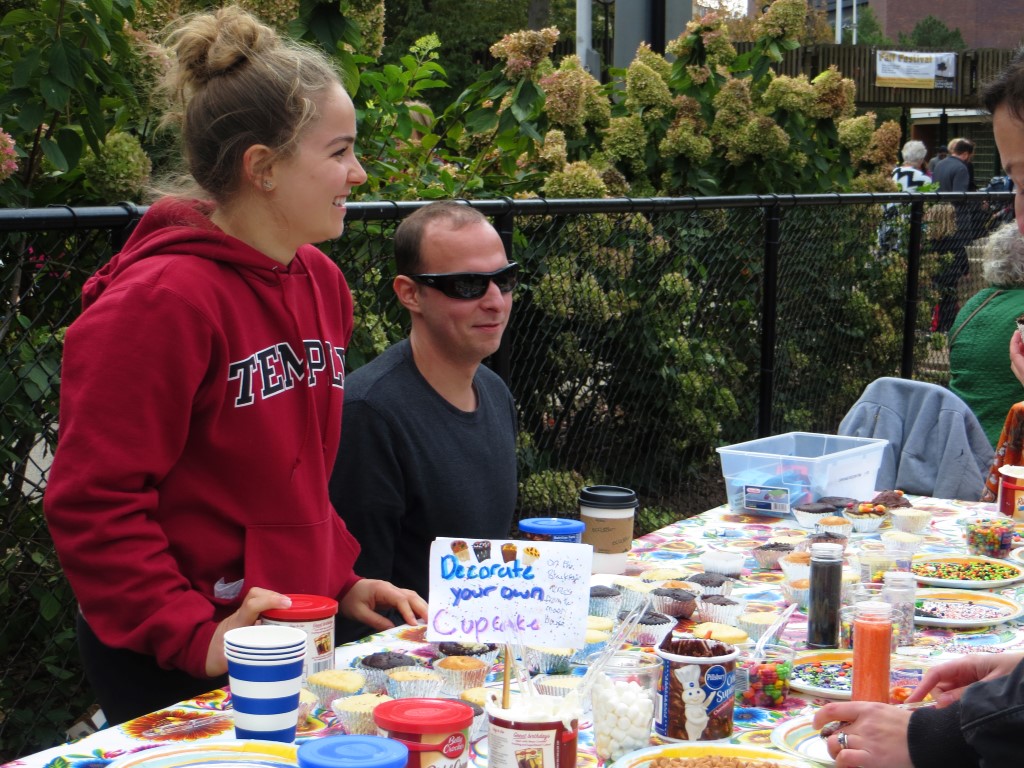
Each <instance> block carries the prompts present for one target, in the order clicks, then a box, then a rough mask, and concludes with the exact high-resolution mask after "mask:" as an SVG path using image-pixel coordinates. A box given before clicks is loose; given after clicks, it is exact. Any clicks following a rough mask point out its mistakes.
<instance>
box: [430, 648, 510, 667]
mask: <svg viewBox="0 0 1024 768" xmlns="http://www.w3.org/2000/svg"><path fill="white" fill-rule="evenodd" d="M498 650H499V649H498V646H497V645H495V644H494V643H438V644H437V652H438V655H439V656H440V657H441V658H444V657H445V656H474V657H476V658H478V659H480V660H482V661H483V662H484V663H485V664H487V666H488V668H489V667H491V666H492V665H493V664H494V662H495V660H496V659H497V658H498Z"/></svg>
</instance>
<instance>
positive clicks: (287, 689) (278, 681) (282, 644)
mask: <svg viewBox="0 0 1024 768" xmlns="http://www.w3.org/2000/svg"><path fill="white" fill-rule="evenodd" d="M224 655H225V656H227V659H228V681H229V684H230V686H231V703H232V706H233V707H234V710H235V737H236V738H239V739H264V740H267V741H283V742H286V743H289V744H290V743H292V742H294V741H295V730H296V727H297V725H298V721H299V690H300V688H301V687H302V666H303V664H304V663H305V661H306V633H305V632H304V631H302V630H301V629H296V628H294V627H282V626H276V625H257V626H254V627H238V628H236V629H229V630H228V631H227V632H226V633H225V634H224Z"/></svg>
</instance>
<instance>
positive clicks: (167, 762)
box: [107, 740, 298, 768]
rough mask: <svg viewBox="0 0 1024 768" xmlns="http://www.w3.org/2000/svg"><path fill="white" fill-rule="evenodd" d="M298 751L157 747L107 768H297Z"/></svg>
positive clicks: (235, 744) (272, 746)
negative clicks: (296, 754) (296, 755)
mask: <svg viewBox="0 0 1024 768" xmlns="http://www.w3.org/2000/svg"><path fill="white" fill-rule="evenodd" d="M297 749H298V748H297V747H296V746H295V745H294V744H282V743H280V742H276V741H257V740H245V741H225V742H213V743H211V742H205V743H203V744H191V745H178V744H175V745H170V746H166V747H154V748H153V749H144V750H140V751H139V752H132V753H131V754H129V755H124V756H122V757H118V758H116V759H115V760H113V761H111V762H110V763H109V764H108V765H107V768H294V766H296V765H298V760H297V759H296V757H295V753H296V750H297Z"/></svg>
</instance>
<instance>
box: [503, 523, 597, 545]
mask: <svg viewBox="0 0 1024 768" xmlns="http://www.w3.org/2000/svg"><path fill="white" fill-rule="evenodd" d="M584 527H585V526H584V525H583V523H581V522H580V521H579V520H569V519H567V518H564V517H528V518H526V519H525V520H520V521H519V533H520V534H521V536H520V538H522V539H526V540H527V541H563V542H568V543H569V544H579V543H580V541H581V540H582V538H583V529H584Z"/></svg>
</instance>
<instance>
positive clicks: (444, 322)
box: [331, 201, 519, 642]
mask: <svg viewBox="0 0 1024 768" xmlns="http://www.w3.org/2000/svg"><path fill="white" fill-rule="evenodd" d="M394 247H395V264H396V267H397V272H398V276H397V277H396V278H395V280H394V283H393V288H394V291H395V295H396V297H397V298H398V301H399V302H400V303H401V304H402V306H403V307H405V309H406V310H407V311H408V312H409V318H410V321H411V330H410V332H409V337H408V338H407V339H405V340H403V341H401V342H399V343H398V344H395V345H394V346H392V347H390V348H389V349H387V350H385V351H384V353H383V354H381V355H380V356H379V357H377V358H376V359H375V360H373V361H372V362H370V363H367V364H366V365H364V366H362V367H361V368H359V369H357V370H355V371H354V372H352V373H350V374H349V375H348V376H347V377H346V379H345V417H344V420H343V423H342V434H341V446H340V448H339V451H338V459H337V462H336V463H335V467H334V474H333V476H332V478H331V500H332V502H333V503H334V506H335V509H337V510H338V513H339V514H340V515H341V516H342V517H343V518H344V519H345V523H346V524H347V525H348V527H349V530H351V531H352V533H353V534H354V535H355V537H356V539H357V540H358V541H359V543H360V546H361V547H362V553H361V554H360V556H359V559H358V561H357V562H356V566H355V569H356V573H359V574H360V575H361V576H363V577H366V578H387V579H390V580H391V581H392V582H393V583H394V584H396V585H398V586H401V587H405V588H408V589H413V590H415V591H416V592H418V593H419V594H420V595H422V596H423V597H424V598H426V597H427V592H428V588H429V576H428V558H429V553H430V544H431V542H432V541H433V540H434V538H436V537H437V536H452V537H457V538H460V539H464V540H466V541H468V542H469V543H470V545H472V542H473V541H474V540H478V539H501V538H507V537H508V535H509V529H510V527H511V523H512V514H513V511H514V509H515V504H516V494H517V485H516V456H515V434H516V411H515V404H514V402H513V400H512V395H511V393H510V392H509V390H508V387H506V386H505V384H504V382H502V380H501V379H500V378H499V377H498V376H497V375H496V374H495V373H494V372H493V371H491V370H490V369H489V368H487V367H486V366H482V365H481V362H483V360H484V359H486V358H487V357H489V356H490V355H492V354H494V353H495V352H496V351H497V349H498V346H499V344H500V343H501V337H502V333H503V332H504V330H505V326H506V325H507V324H508V319H509V315H510V313H511V311H512V292H513V289H514V288H515V287H516V283H517V280H518V269H519V268H518V266H517V265H516V264H514V263H509V260H508V258H507V256H506V254H505V248H504V245H503V243H502V241H501V238H500V237H499V236H498V233H497V232H496V231H495V229H494V227H493V226H491V224H490V222H489V221H488V220H487V219H486V217H484V216H483V214H481V213H480V212H479V211H476V210H475V209H473V208H470V207H469V206H467V205H464V204H462V203H457V202H454V201H442V202H438V203H431V204H430V205H427V206H425V207H423V208H420V209H418V210H417V211H416V212H415V213H413V214H411V215H410V216H409V217H408V218H407V219H405V220H404V221H403V222H402V223H401V224H400V225H399V227H398V229H397V230H396V231H395V237H394ZM384 574H387V576H385V575H384ZM351 629H354V628H349V627H340V626H339V639H340V641H342V642H344V641H348V640H351V639H354V636H353V634H351V632H350V630H351ZM363 631H365V629H364V630H363Z"/></svg>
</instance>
